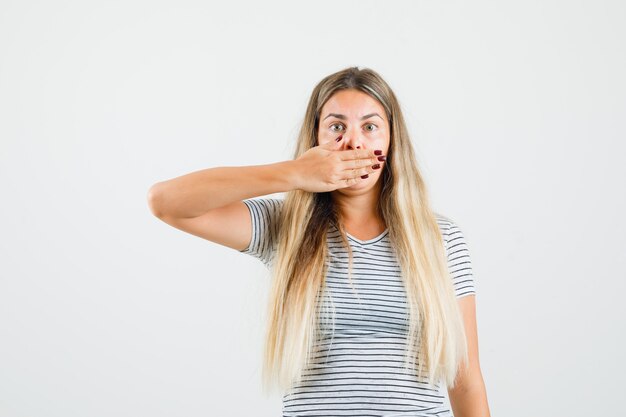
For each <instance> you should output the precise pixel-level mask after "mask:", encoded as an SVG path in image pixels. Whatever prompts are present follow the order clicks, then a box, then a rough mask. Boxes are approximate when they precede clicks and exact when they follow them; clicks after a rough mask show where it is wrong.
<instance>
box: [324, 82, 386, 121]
mask: <svg viewBox="0 0 626 417" xmlns="http://www.w3.org/2000/svg"><path fill="white" fill-rule="evenodd" d="M375 112H376V113H378V114H380V115H381V116H382V117H385V109H384V107H383V106H382V105H381V104H380V103H379V102H378V100H376V99H375V98H373V97H372V96H370V95H369V94H367V93H364V92H362V91H359V90H354V89H349V90H340V91H337V92H336V93H335V94H333V95H332V96H331V97H330V98H329V99H328V101H326V103H324V105H323V106H322V110H321V112H320V116H321V118H322V119H323V118H324V117H326V115H328V113H341V114H345V115H346V116H348V117H350V118H359V117H361V116H363V115H365V114H368V113H375Z"/></svg>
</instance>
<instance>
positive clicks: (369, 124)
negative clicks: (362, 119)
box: [365, 123, 378, 132]
mask: <svg viewBox="0 0 626 417" xmlns="http://www.w3.org/2000/svg"><path fill="white" fill-rule="evenodd" d="M365 126H366V129H367V126H373V127H374V128H378V126H376V125H375V124H374V123H368V124H366V125H365ZM367 130H369V131H370V132H372V131H373V130H375V129H367Z"/></svg>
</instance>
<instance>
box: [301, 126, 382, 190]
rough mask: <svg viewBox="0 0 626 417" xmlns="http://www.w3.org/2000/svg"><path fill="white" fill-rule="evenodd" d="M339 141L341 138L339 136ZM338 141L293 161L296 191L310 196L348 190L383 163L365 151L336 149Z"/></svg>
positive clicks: (374, 155) (370, 151)
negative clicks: (306, 192) (304, 192)
mask: <svg viewBox="0 0 626 417" xmlns="http://www.w3.org/2000/svg"><path fill="white" fill-rule="evenodd" d="M340 138H341V137H340ZM340 148H341V140H339V141H330V142H327V143H324V144H323V145H317V146H314V147H312V148H311V149H309V150H307V151H306V152H305V153H303V154H302V155H300V157H298V158H297V159H296V160H295V164H294V165H295V166H297V168H296V170H297V173H296V176H297V178H298V180H297V182H298V187H297V188H298V189H300V190H303V191H309V192H314V193H321V192H327V191H333V190H336V189H338V188H345V187H350V186H351V185H354V184H356V183H357V182H359V181H363V179H362V178H361V176H362V175H365V174H369V173H371V172H374V171H375V169H374V168H372V165H375V164H380V165H381V167H382V164H383V162H381V161H379V160H378V155H376V154H374V151H373V150H369V149H351V150H344V151H342V150H340Z"/></svg>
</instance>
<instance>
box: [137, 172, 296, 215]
mask: <svg viewBox="0 0 626 417" xmlns="http://www.w3.org/2000/svg"><path fill="white" fill-rule="evenodd" d="M294 165H295V161H293V160H289V161H283V162H277V163H273V164H266V165H252V166H241V167H215V168H208V169H204V170H201V171H196V172H192V173H190V174H186V175H183V176H180V177H176V178H173V179H170V180H167V181H162V182H158V183H156V184H154V185H153V186H152V187H151V188H150V190H149V191H148V201H149V205H150V209H151V210H152V212H153V214H154V215H155V216H157V217H159V218H164V217H169V218H177V219H189V218H196V217H198V216H201V215H203V214H205V213H207V212H208V211H210V210H212V209H215V208H219V207H224V206H226V205H228V204H230V203H234V202H237V201H241V200H244V199H247V198H252V197H258V196H262V195H267V194H274V193H281V192H286V191H291V190H293V189H296V188H297V186H296V184H295V181H294V179H295V177H296V176H295V171H294V170H295V167H294Z"/></svg>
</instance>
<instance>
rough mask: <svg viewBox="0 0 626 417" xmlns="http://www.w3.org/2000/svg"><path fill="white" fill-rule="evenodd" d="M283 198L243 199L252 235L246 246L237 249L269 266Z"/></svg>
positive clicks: (274, 247)
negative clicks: (250, 221) (247, 211)
mask: <svg viewBox="0 0 626 417" xmlns="http://www.w3.org/2000/svg"><path fill="white" fill-rule="evenodd" d="M283 202H284V200H282V199H278V198H254V199H246V200H243V203H244V204H245V205H246V206H248V210H250V218H251V220H252V237H251V239H250V243H249V244H248V247H246V248H245V249H243V250H241V251H239V252H241V253H246V254H248V255H251V256H254V257H255V258H257V259H259V260H260V261H261V262H263V263H264V264H265V266H266V267H268V268H269V265H270V263H271V261H272V258H273V255H274V252H275V249H276V244H277V236H278V227H279V215H280V212H281V209H282V205H283Z"/></svg>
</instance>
